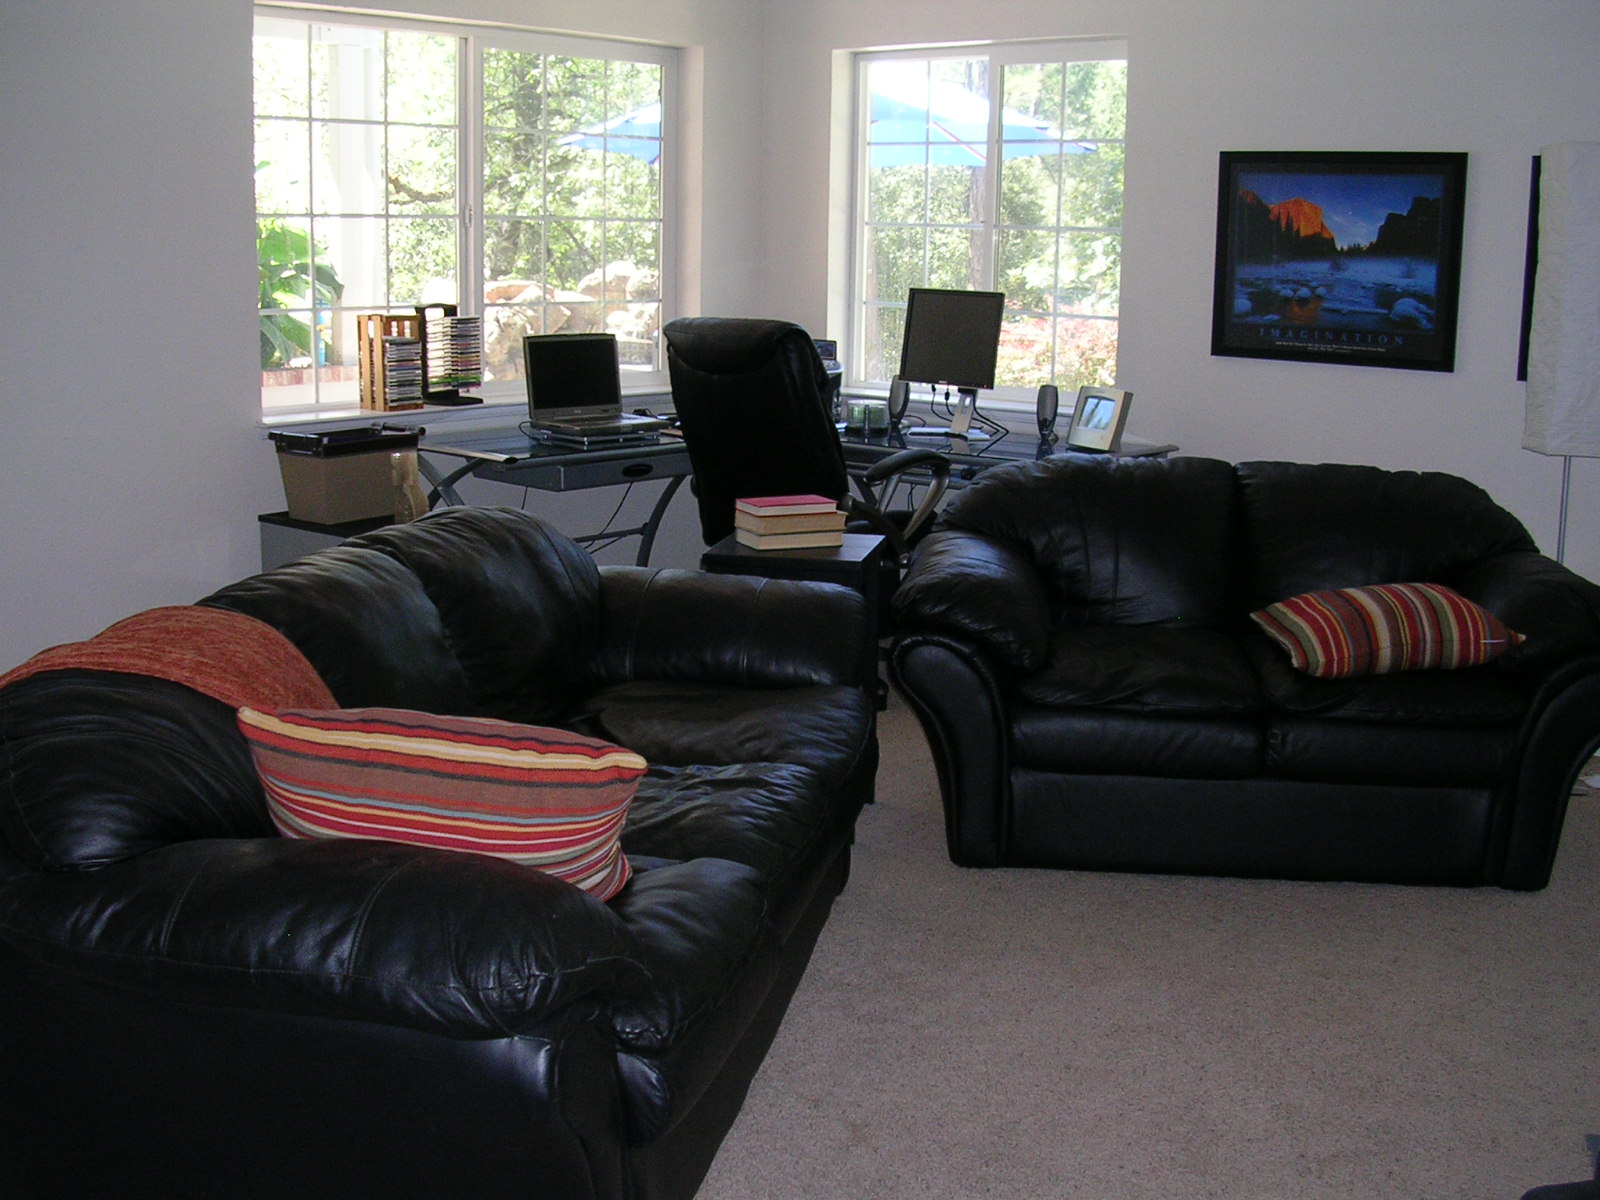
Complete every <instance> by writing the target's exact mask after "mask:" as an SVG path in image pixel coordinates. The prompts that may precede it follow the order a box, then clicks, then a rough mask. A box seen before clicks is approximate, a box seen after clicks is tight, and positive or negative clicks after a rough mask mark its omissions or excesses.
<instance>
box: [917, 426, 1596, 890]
mask: <svg viewBox="0 0 1600 1200" xmlns="http://www.w3.org/2000/svg"><path fill="white" fill-rule="evenodd" d="M1405 583H1432V584H1439V585H1444V586H1446V587H1448V588H1451V589H1453V590H1454V591H1456V592H1457V593H1459V594H1461V595H1463V596H1465V597H1466V598H1468V599H1470V600H1472V601H1475V602H1476V603H1477V604H1478V605H1480V606H1482V608H1484V609H1486V610H1488V611H1489V612H1490V613H1493V614H1494V615H1496V616H1497V617H1498V618H1500V619H1501V620H1502V621H1503V622H1504V623H1505V624H1506V625H1508V626H1509V627H1510V628H1511V630H1513V631H1514V632H1516V633H1520V634H1522V635H1524V636H1525V638H1526V640H1525V641H1524V642H1522V643H1521V644H1520V645H1518V646H1516V648H1515V649H1512V650H1510V651H1509V652H1507V653H1505V654H1504V655H1503V656H1502V657H1499V658H1497V659H1495V660H1494V661H1489V662H1485V663H1482V664H1480V665H1472V666H1469V667H1465V668H1460V669H1453V670H1444V669H1426V670H1403V671H1398V672H1394V673H1385V674H1378V675H1371V674H1369V675H1359V676H1355V677H1348V678H1321V677H1314V676H1313V675H1310V674H1307V673H1306V672H1305V671H1303V670H1300V669H1296V668H1295V667H1293V666H1291V664H1290V659H1289V655H1288V653H1287V652H1286V651H1285V649H1284V648H1283V647H1282V646H1280V645H1279V644H1277V643H1276V642H1274V641H1273V640H1271V639H1270V638H1269V637H1268V635H1267V634H1266V633H1265V632H1263V631H1262V629H1260V628H1258V626H1257V625H1256V623H1255V622H1254V621H1252V620H1251V619H1250V617H1249V614H1251V613H1253V612H1256V611H1259V610H1262V609H1263V608H1265V607H1266V606H1268V605H1275V604H1278V603H1279V602H1281V601H1284V600H1286V599H1289V598H1291V597H1296V596H1300V595H1301V594H1304V593H1315V592H1321V591H1323V590H1325V589H1348V588H1358V587H1359V588H1369V587H1370V586H1371V585H1387V584H1405ZM894 613H895V621H896V623H897V627H898V630H899V632H898V635H897V638H896V641H895V644H894V646H893V647H892V651H891V665H892V672H893V677H894V680H895V682H896V684H897V686H898V687H899V688H900V690H901V691H902V692H903V693H904V694H905V696H906V697H907V699H908V700H909V702H910V704H911V705H912V706H913V708H914V709H915V710H916V712H917V714H918V716H919V717H920V719H921V721H922V724H923V727H924V729H925V731H926V733H927V736H928V740H929V743H930V745H931V746H932V749H933V754H934V758H935V760H936V764H937V767H938V772H939V780H940V785H941V788H942V791H943V798H944V804H945V813H946V831H947V839H948V846H949V852H950V855H951V857H952V859H953V860H954V861H956V862H957V863H961V864H964V865H970V866H1000V865H1032V866H1056V867H1075V868H1085V869H1116V870H1136V871H1174V872H1192V873H1220V874H1236V875H1256V876H1277V877H1288V878H1309V879H1349V880H1371V881H1393V882H1410V883H1432V884H1499V885H1501V886H1504V887H1509V888H1525V889H1533V888H1539V887H1542V886H1544V884H1545V883H1546V882H1547V881H1548V878H1549V873H1550V868H1551V862H1552V859H1553V857H1554V853H1555V848H1556V844H1557V841H1558V839H1559V836H1560V831H1561V825H1562V821H1563V817H1564V814H1565V810H1566V803H1567V797H1568V795H1569V792H1570V789H1571V786H1572V783H1573V780H1574V777H1575V775H1576V773H1577V772H1578V770H1579V769H1580V767H1581V765H1582V764H1583V762H1584V761H1585V760H1586V759H1587V757H1588V756H1589V755H1590V754H1591V753H1592V752H1593V751H1594V749H1595V747H1596V744H1597V742H1600V588H1596V587H1595V586H1594V585H1593V584H1592V583H1590V582H1588V581H1587V580H1585V579H1583V578H1581V577H1580V576H1578V575H1576V574H1574V573H1573V572H1571V571H1569V570H1566V569H1565V568H1563V567H1561V566H1560V565H1558V564H1557V563H1555V562H1553V561H1551V560H1550V559H1548V558H1545V557H1543V556H1541V555H1540V554H1539V553H1538V551H1537V550H1536V548H1535V546H1534V543H1533V541H1532V540H1531V539H1530V537H1529V536H1528V534H1527V532H1526V530H1525V529H1524V528H1523V527H1522V526H1521V524H1519V523H1518V522H1517V521H1516V520H1515V519H1514V518H1513V517H1512V516H1511V515H1510V514H1508V513H1507V512H1505V511H1504V510H1503V509H1501V508H1500V507H1498V506H1497V505H1496V504H1494V503H1493V501H1492V500H1491V499H1490V498H1489V497H1488V496H1487V495H1486V494H1485V493H1484V492H1483V491H1482V490H1481V489H1479V488H1477V487H1476V486H1474V485H1472V484H1470V483H1468V482H1466V481H1464V480H1462V479H1459V478H1456V477H1453V476H1449V475H1444V474H1438V473H1418V472H1406V471H1394V472H1390V471H1383V470H1379V469H1377V468H1372V467H1358V466H1343V465H1304V464H1291V463H1271V462H1255V463H1242V464H1239V465H1237V466H1235V465H1232V464H1229V463H1225V462H1219V461H1216V460H1211V459H1201V458H1174V459H1170V460H1165V461H1154V460H1113V459H1109V458H1106V459H1098V460H1085V459H1083V458H1081V457H1078V458H1065V457H1063V458H1056V459H1052V460H1049V461H1044V462H1038V463H1029V464H1020V465H1017V466H1014V467H1001V468H996V469H994V470H992V471H990V472H988V473H986V474H985V475H983V476H982V477H981V478H980V479H979V481H978V482H977V483H976V484H974V485H973V486H972V487H970V488H968V489H966V490H965V491H963V492H962V493H960V494H959V495H958V496H957V497H956V498H955V499H954V500H953V501H952V502H951V503H950V504H949V505H948V506H947V507H946V509H945V511H944V513H943V514H942V517H941V521H940V523H939V526H938V527H937V528H936V529H935V530H934V532H932V533H931V534H930V535H929V537H928V538H927V539H926V540H925V541H924V542H923V544H922V546H921V547H920V548H919V550H918V552H917V555H916V557H915V559H914V561H913V563H912V565H911V568H910V570H909V572H908V573H907V576H906V579H905V581H904V583H903V584H902V586H901V588H900V590H899V592H898V593H897V594H896V596H895V599H894Z"/></svg>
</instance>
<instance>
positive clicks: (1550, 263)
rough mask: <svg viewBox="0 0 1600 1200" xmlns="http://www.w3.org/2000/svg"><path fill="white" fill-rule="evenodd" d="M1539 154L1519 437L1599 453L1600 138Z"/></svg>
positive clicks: (1547, 450)
mask: <svg viewBox="0 0 1600 1200" xmlns="http://www.w3.org/2000/svg"><path fill="white" fill-rule="evenodd" d="M1540 158H1541V165H1540V170H1539V265H1538V271H1537V274H1536V275H1535V277H1534V289H1533V325H1532V328H1531V330H1530V333H1529V338H1528V403H1527V415H1526V419H1525V421H1524V423H1523V430H1522V444H1523V446H1524V447H1526V448H1527V449H1529V450H1537V451H1538V452H1539V453H1540V454H1555V455H1562V456H1564V457H1573V456H1576V457H1583V458H1593V457H1600V142H1564V143H1562V144H1561V145H1557V146H1546V147H1545V148H1544V149H1543V150H1541V151H1540Z"/></svg>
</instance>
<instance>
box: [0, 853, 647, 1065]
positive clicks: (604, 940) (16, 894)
mask: <svg viewBox="0 0 1600 1200" xmlns="http://www.w3.org/2000/svg"><path fill="white" fill-rule="evenodd" d="M0 939H3V940H4V941H5V942H6V943H8V945H9V946H10V948H11V950H12V951H13V952H14V953H15V954H17V955H18V956H20V957H23V958H25V959H29V960H32V961H34V962H36V963H39V964H40V965H41V966H43V967H45V968H46V969H54V970H61V971H66V972H70V973H73V974H77V975H80V976H84V977H87V978H90V979H93V980H96V981H99V982H101V983H104V984H107V985H111V986H119V987H126V988H131V989H136V990H138V991H142V992H145V993H149V994H155V995H163V994H170V995H171V996H173V997H175V998H179V999H182V1000H184V1001H186V1002H187V1001H195V1000H200V1001H205V1002H211V1003H217V1004H225V1005H235V1006H241V1007H247V1008H256V1009H267V1010H275V1011H289V1012H298V1013H305V1014H312V1015H317V1016H326V1017H337V1018H345V1019H354V1020H366V1021H372V1022H375V1023H381V1024H389V1025H396V1026H405V1027H409V1028H412V1029H419V1030H423V1031H425V1032H432V1033H438V1034H444V1035H446V1036H452V1037H500V1036H504V1035H506V1034H507V1033H510V1032H515V1031H517V1030H519V1029H524V1028H527V1027H528V1026H530V1025H531V1024H533V1023H534V1022H536V1021H538V1020H540V1019H541V1018H542V1017H545V1016H548V1015H549V1014H551V1013H552V1012H555V1011H557V1010H559V1009H562V1008H564V1007H566V1006H569V1005H571V1004H573V1003H574V1002H576V1001H580V1000H581V999H583V998H584V997H590V996H592V997H594V998H595V1003H596V1005H604V1004H608V1003H619V1002H631V1001H633V999H634V998H635V997H636V996H637V994H638V993H639V992H640V991H641V990H642V989H644V987H645V986H646V985H647V983H648V972H647V969H646V968H645V967H644V966H643V965H642V964H641V960H640V957H639V955H638V953H637V946H636V945H635V944H634V939H633V938H632V935H631V934H630V933H629V932H628V930H627V929H626V927H625V926H624V925H623V923H622V922H621V921H620V920H619V919H618V918H617V917H616V916H615V915H614V914H613V913H612V912H611V911H610V910H609V909H608V908H607V907H606V906H605V905H604V904H602V903H600V902H599V901H598V900H596V899H594V898H593V897H592V896H590V895H589V894H588V893H586V892H583V891H581V890H579V889H578V888H575V887H573V886H571V885H570V884H567V883H565V882H563V881H561V880H558V879H555V878H554V877H552V876H549V875H545V874H542V873H540V872H538V871H535V870H531V869H529V868H527V867H523V866H519V865H517V864H515V863H510V862H506V861H504V860H501V859H497V858H491V857H488V856H486V855H477V854H461V853H453V852H450V851H445V850H433V849H428V848H423V847H413V846H403V845H397V844H390V843H381V842H368V841H299V840H292V839H287V838H240V839H208V840H201V841H191V842H180V843H176V844H173V845H171V846H166V847H163V848H161V849H159V850H153V851H151V852H149V853H147V854H143V855H139V856H138V857H136V858H131V859H128V860H126V861H124V862H121V863H117V864H115V865H112V866H108V867H104V868H101V869H99V870H95V871H76V872H61V873H43V874H32V875H28V876H25V877H22V878H18V879H14V880H13V881H12V882H11V883H10V884H9V885H7V886H6V887H5V889H4V890H3V891H0Z"/></svg>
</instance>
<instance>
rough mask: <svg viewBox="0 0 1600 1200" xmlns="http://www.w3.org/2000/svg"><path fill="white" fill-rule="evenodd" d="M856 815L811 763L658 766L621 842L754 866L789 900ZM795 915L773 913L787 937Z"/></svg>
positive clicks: (665, 854)
mask: <svg viewBox="0 0 1600 1200" xmlns="http://www.w3.org/2000/svg"><path fill="white" fill-rule="evenodd" d="M853 815H854V812H853V809H852V808H851V806H850V805H848V804H846V803H842V802H840V800H839V799H838V797H837V794H836V793H835V792H832V791H830V790H828V789H826V788H824V787H823V786H822V785H821V783H820V781H819V780H818V778H817V775H816V774H815V773H814V772H812V771H810V770H808V769H807V768H805V767H799V766H793V765H790V764H787V763H773V762H751V763H734V764H731V765H727V766H716V767H712V766H689V767H662V766H652V767H651V768H650V771H649V773H648V774H647V775H646V776H645V778H644V779H643V780H641V781H640V784H639V791H638V794H637V795H635V796H634V798H633V806H632V807H631V808H630V809H629V811H628V821H627V824H626V825H625V826H624V827H623V830H622V846H623V849H624V850H626V851H627V853H628V856H629V858H630V860H636V861H640V862H643V861H648V860H651V859H656V860H668V861H676V860H684V859H692V858H701V857H712V858H725V859H728V860H729V861H731V862H737V863H742V864H744V865H745V866H747V867H750V868H752V869H753V870H754V871H755V873H756V878H757V879H758V880H759V882H760V885H761V889H762V891H763V892H764V893H765V895H766V896H767V897H769V902H770V903H772V904H773V905H775V906H782V905H785V904H786V903H788V902H789V901H790V900H792V899H796V894H795V879H796V878H797V877H798V876H801V875H803V874H805V873H806V872H807V871H808V870H810V869H812V868H813V866H814V865H815V860H816V858H817V855H818V854H819V853H823V852H828V853H831V852H832V849H833V848H834V847H835V846H837V844H838V838H839V832H840V830H841V829H842V828H844V827H845V826H846V825H847V824H848V822H849V821H850V819H851V818H852V817H853ZM798 899H802V900H803V899H809V897H805V896H802V897H798ZM797 907H801V908H803V907H804V906H803V904H802V905H798V906H797ZM796 915H798V914H797V913H796V912H791V911H785V912H783V913H782V914H781V916H780V915H776V914H775V915H774V917H773V919H774V920H775V921H776V922H777V924H778V925H779V932H780V933H782V934H784V935H785V936H787V934H788V932H789V928H788V923H789V922H790V921H791V920H792V919H793V917H795V916H796Z"/></svg>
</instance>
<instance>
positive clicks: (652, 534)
mask: <svg viewBox="0 0 1600 1200" xmlns="http://www.w3.org/2000/svg"><path fill="white" fill-rule="evenodd" d="M683 480H684V477H683V476H682V475H674V476H672V477H671V478H670V479H668V480H667V486H666V487H664V488H662V489H661V495H659V496H657V497H656V502H655V505H654V506H653V507H652V508H651V509H650V515H649V516H648V517H646V518H645V522H644V524H643V525H630V526H629V527H628V528H627V529H607V530H603V531H601V532H600V533H584V534H579V535H578V536H576V537H574V538H573V539H572V540H573V541H575V542H577V543H578V544H579V545H583V546H587V545H588V544H589V543H590V542H613V541H615V540H616V539H617V538H625V537H637V538H638V539H639V553H638V554H637V555H636V556H635V557H634V560H633V561H634V564H635V565H636V566H640V567H648V566H649V565H650V550H651V547H653V546H654V545H655V544H656V533H657V532H658V531H659V530H660V529H661V518H662V517H664V516H666V513H667V505H669V504H671V503H672V497H673V496H675V495H677V493H678V488H679V486H680V485H681V484H682V483H683Z"/></svg>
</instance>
